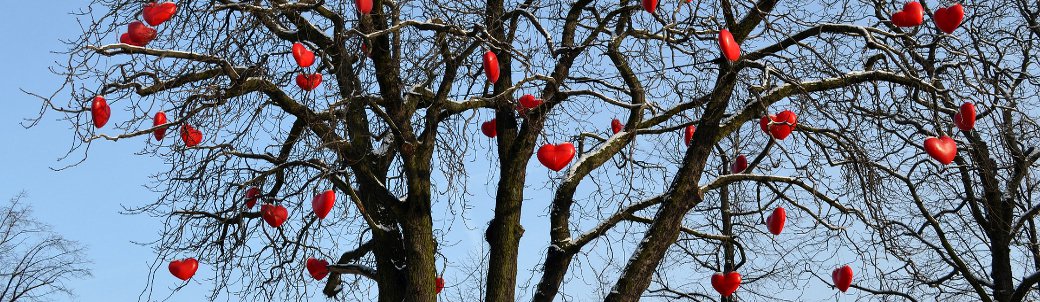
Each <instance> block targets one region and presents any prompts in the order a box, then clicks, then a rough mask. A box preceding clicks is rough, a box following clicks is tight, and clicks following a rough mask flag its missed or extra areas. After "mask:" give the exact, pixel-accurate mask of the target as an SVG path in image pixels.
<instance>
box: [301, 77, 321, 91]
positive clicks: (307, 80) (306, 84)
mask: <svg viewBox="0 0 1040 302" xmlns="http://www.w3.org/2000/svg"><path fill="white" fill-rule="evenodd" d="M318 85H321V74H320V73H314V74H302V73H301V74H299V75H296V86H300V89H303V90H304V91H311V90H314V89H315V88H318Z"/></svg>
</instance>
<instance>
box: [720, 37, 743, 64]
mask: <svg viewBox="0 0 1040 302" xmlns="http://www.w3.org/2000/svg"><path fill="white" fill-rule="evenodd" d="M719 49H720V50H722V54H723V55H725V56H726V59H727V60H729V61H730V62H736V61H737V60H739V59H740V44H737V40H736V39H733V34H732V33H730V32H729V30H728V29H723V30H720V31H719Z"/></svg>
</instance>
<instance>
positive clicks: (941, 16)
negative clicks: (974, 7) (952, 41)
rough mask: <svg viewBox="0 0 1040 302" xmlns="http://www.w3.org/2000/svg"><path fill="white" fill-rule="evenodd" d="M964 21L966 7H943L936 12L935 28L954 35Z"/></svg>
mask: <svg viewBox="0 0 1040 302" xmlns="http://www.w3.org/2000/svg"><path fill="white" fill-rule="evenodd" d="M962 21H964V6H962V5H961V4H960V3H957V4H954V5H953V6H950V7H943V8H940V9H938V10H936V11H935V26H936V27H938V28H939V30H941V31H943V32H944V33H947V34H952V33H953V31H954V30H957V27H960V26H961V22H962Z"/></svg>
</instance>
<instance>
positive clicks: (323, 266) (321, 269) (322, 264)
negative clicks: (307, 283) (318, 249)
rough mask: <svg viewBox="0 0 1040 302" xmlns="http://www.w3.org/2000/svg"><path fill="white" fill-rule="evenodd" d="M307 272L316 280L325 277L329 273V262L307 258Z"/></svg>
mask: <svg viewBox="0 0 1040 302" xmlns="http://www.w3.org/2000/svg"><path fill="white" fill-rule="evenodd" d="M307 273H310V275H311V277H312V278H314V280H321V279H325V276H328V275H329V262H328V261H325V260H318V259H314V258H307Z"/></svg>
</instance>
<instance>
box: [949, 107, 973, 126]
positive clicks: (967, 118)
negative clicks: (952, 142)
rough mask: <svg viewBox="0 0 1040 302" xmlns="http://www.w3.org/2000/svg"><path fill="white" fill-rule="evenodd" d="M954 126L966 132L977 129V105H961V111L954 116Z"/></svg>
mask: <svg viewBox="0 0 1040 302" xmlns="http://www.w3.org/2000/svg"><path fill="white" fill-rule="evenodd" d="M953 124H954V125H957V129H961V131H964V132H968V131H971V129H975V104H972V103H971V102H966V103H964V104H961V109H960V110H959V111H958V112H957V114H954V115H953Z"/></svg>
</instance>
